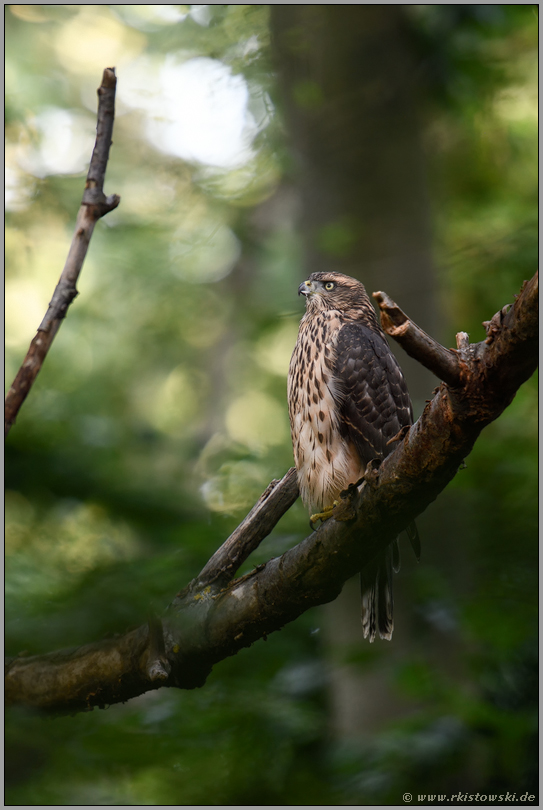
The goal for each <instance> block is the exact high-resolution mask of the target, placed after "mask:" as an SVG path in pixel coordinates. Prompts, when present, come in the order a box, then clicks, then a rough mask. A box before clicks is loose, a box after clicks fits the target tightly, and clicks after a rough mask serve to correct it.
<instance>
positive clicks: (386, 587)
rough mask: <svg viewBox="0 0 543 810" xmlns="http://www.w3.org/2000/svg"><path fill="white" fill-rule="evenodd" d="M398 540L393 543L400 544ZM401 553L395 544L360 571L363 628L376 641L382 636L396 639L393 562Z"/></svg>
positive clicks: (365, 635) (365, 634) (366, 636)
mask: <svg viewBox="0 0 543 810" xmlns="http://www.w3.org/2000/svg"><path fill="white" fill-rule="evenodd" d="M397 544H398V541H397V540H395V541H394V543H393V544H392V545H395V546H397ZM393 556H394V557H395V556H397V555H396V553H395V552H394V551H393V549H392V547H389V548H387V550H386V552H385V554H384V555H383V556H381V557H379V558H377V559H376V560H374V561H372V562H371V563H370V564H369V565H368V566H366V567H365V568H364V570H363V571H361V572H360V588H361V591H362V629H363V631H364V638H368V637H369V640H370V641H375V637H376V635H377V633H379V638H386V639H388V641H390V639H391V638H392V631H393V629H394V599H393V595H392V563H393Z"/></svg>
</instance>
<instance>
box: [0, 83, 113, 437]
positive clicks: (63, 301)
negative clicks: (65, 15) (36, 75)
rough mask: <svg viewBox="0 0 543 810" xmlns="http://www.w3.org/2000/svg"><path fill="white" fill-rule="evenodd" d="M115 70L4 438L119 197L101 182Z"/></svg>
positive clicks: (103, 88) (103, 89) (11, 394)
mask: <svg viewBox="0 0 543 810" xmlns="http://www.w3.org/2000/svg"><path fill="white" fill-rule="evenodd" d="M116 84H117V79H116V77H115V68H106V69H105V70H104V74H103V76H102V84H101V85H100V87H99V88H98V123H97V126H96V142H95V144H94V150H93V153H92V158H91V162H90V166H89V171H88V174H87V181H86V184H85V191H84V192H83V198H82V201H81V207H80V209H79V212H78V214H77V220H76V223H75V233H74V236H73V239H72V244H71V245H70V250H69V252H68V258H67V259H66V264H65V265H64V269H63V271H62V274H61V276H60V279H59V282H58V284H57V286H56V289H55V291H54V293H53V297H52V298H51V302H50V304H49V307H48V309H47V312H46V314H45V317H44V319H43V320H42V322H41V324H40V325H39V327H38V331H37V334H36V336H35V338H34V339H33V341H32V343H31V344H30V348H29V350H28V352H27V354H26V357H25V359H24V361H23V364H22V365H21V368H20V369H19V371H18V373H17V376H16V377H15V380H14V381H13V384H12V386H11V388H10V389H9V391H8V394H7V396H6V404H5V415H4V420H5V421H4V432H5V435H6V436H7V435H8V433H9V431H10V428H11V426H12V425H13V424H14V422H15V419H16V418H17V414H18V413H19V410H20V408H21V405H22V404H23V402H24V401H25V399H26V397H27V395H28V393H29V391H30V389H31V388H32V385H33V383H34V380H35V379H36V377H37V375H38V372H39V370H40V369H41V367H42V365H43V361H44V360H45V357H46V355H47V352H48V351H49V348H50V346H51V344H52V342H53V340H54V337H55V335H56V333H57V332H58V330H59V327H60V324H61V322H62V319H63V318H64V317H65V316H66V312H67V310H68V307H69V306H70V304H71V303H72V301H73V300H74V298H75V297H76V295H77V289H76V286H75V285H76V283H77V279H78V278H79V274H80V272H81V268H82V266H83V262H84V260H85V256H86V255H87V249H88V247H89V242H90V239H91V236H92V233H93V231H94V226H95V225H96V223H97V221H98V220H99V219H100V217H103V216H104V215H105V214H107V213H108V212H109V211H112V210H113V209H114V208H117V206H118V205H119V203H120V201H121V198H120V197H118V196H117V195H116V194H112V195H111V196H110V197H106V196H105V194H104V179H105V174H106V167H107V161H108V157H109V148H110V146H111V136H112V134H113V121H114V118H115V88H116Z"/></svg>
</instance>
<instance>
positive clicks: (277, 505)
mask: <svg viewBox="0 0 543 810" xmlns="http://www.w3.org/2000/svg"><path fill="white" fill-rule="evenodd" d="M297 497H298V478H297V476H296V470H295V469H294V467H291V468H290V470H289V471H288V472H287V473H286V475H284V476H283V478H282V479H281V480H280V481H272V482H271V483H270V484H268V486H267V488H266V489H265V491H264V492H263V493H262V495H261V496H260V498H259V499H258V501H257V502H256V504H255V505H254V506H253V508H252V509H251V511H250V512H249V514H248V515H247V517H246V518H245V519H244V520H242V522H241V523H240V524H239V526H238V527H237V529H235V531H233V532H232V534H231V535H230V537H229V538H228V539H227V540H225V542H224V543H223V544H222V546H221V547H220V548H219V549H218V551H216V552H215V554H214V555H213V556H212V557H211V558H210V559H209V560H208V562H207V563H206V564H205V566H204V567H203V568H202V570H201V571H200V573H199V574H198V576H197V577H196V578H195V579H193V581H192V582H191V583H190V585H188V586H187V588H185V589H184V590H183V591H181V592H180V593H179V594H177V596H176V598H175V600H174V604H177V602H179V600H182V599H183V598H185V596H187V594H188V593H189V592H197V591H201V590H203V589H204V588H206V587H208V586H210V587H212V589H213V591H214V592H216V591H220V590H221V589H222V588H224V587H225V586H226V585H227V584H228V583H229V582H230V581H231V580H232V577H233V576H234V575H235V573H236V571H238V570H239V568H240V566H242V565H243V563H244V562H245V560H246V559H247V557H248V556H249V555H250V554H252V552H253V551H254V550H255V549H256V548H258V546H259V545H260V543H261V542H262V541H263V540H264V538H265V537H267V536H268V535H269V533H270V532H271V531H272V529H273V528H274V526H275V524H276V523H277V522H278V521H279V519H280V518H282V517H283V515H284V514H285V512H287V511H288V510H289V509H290V507H291V506H292V504H293V503H294V501H295V500H296V499H297Z"/></svg>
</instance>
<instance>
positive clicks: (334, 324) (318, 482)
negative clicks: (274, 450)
mask: <svg viewBox="0 0 543 810" xmlns="http://www.w3.org/2000/svg"><path fill="white" fill-rule="evenodd" d="M298 293H299V294H300V295H304V296H305V298H306V312H305V315H304V316H303V318H302V320H301V323H300V330H299V332H298V340H297V343H296V346H295V348H294V352H293V354H292V359H291V361H290V367H289V373H288V403H289V415H290V426H291V435H292V445H293V449H294V461H295V464H296V470H297V472H298V484H299V488H300V495H301V498H302V501H303V503H304V506H305V507H306V508H307V509H309V511H310V513H314V512H317V513H318V512H322V510H326V509H327V508H328V510H329V507H330V506H331V505H332V504H333V503H334V501H335V500H336V499H337V498H339V496H340V493H341V492H342V491H343V490H345V489H347V487H348V486H349V484H353V483H355V482H357V481H358V480H359V479H360V478H361V477H362V475H363V474H364V471H365V469H366V465H367V464H368V462H369V461H371V460H372V459H382V458H384V457H385V456H387V455H388V454H389V453H390V452H391V450H392V449H393V448H394V446H395V444H396V443H395V442H392V443H391V444H389V442H390V440H391V439H393V438H394V437H395V436H397V435H398V433H399V432H400V431H401V429H402V428H403V427H405V426H406V425H411V424H412V423H413V409H412V407H411V400H410V398H409V394H408V391H407V386H406V384H405V380H404V377H403V374H402V372H401V369H400V367H399V365H398V363H397V361H396V358H395V357H394V355H393V354H392V352H391V351H390V348H389V346H388V343H387V341H386V338H385V335H384V333H383V331H382V329H381V327H380V325H379V322H378V320H377V316H376V314H375V310H374V308H373V306H372V304H371V302H370V299H369V298H368V295H367V293H366V290H365V287H364V285H363V284H361V283H360V281H357V280H356V279H354V278H351V277H350V276H345V275H343V274H341V273H312V274H311V275H310V276H309V278H308V279H307V281H304V282H303V283H302V284H300V286H299V288H298ZM408 534H409V537H410V540H411V542H412V545H413V548H414V549H415V553H417V550H418V535H417V533H416V527H415V525H414V524H411V526H410V527H409V528H408ZM398 565H399V553H398V548H397V541H396V542H395V543H393V544H392V545H391V546H389V548H388V549H387V550H386V551H385V552H384V554H383V555H382V556H381V557H380V558H377V559H376V560H374V561H372V563H371V564H370V565H369V566H368V567H366V568H365V569H364V570H363V571H362V572H361V580H362V625H363V631H364V637H368V636H369V639H370V641H373V640H374V639H375V636H376V633H377V632H378V633H379V636H380V637H381V638H386V639H390V638H391V636H392V630H393V627H394V621H393V599H392V571H393V569H396V570H397V567H398Z"/></svg>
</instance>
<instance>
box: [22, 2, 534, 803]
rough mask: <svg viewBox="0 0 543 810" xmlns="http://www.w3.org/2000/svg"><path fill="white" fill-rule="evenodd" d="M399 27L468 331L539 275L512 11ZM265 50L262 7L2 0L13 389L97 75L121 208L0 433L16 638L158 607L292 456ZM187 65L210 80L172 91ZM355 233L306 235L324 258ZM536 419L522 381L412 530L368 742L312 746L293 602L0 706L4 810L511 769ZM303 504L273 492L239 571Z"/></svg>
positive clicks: (318, 703) (39, 641) (42, 641)
mask: <svg viewBox="0 0 543 810" xmlns="http://www.w3.org/2000/svg"><path fill="white" fill-rule="evenodd" d="M406 14H407V15H408V18H409V23H410V27H411V29H412V34H413V47H414V48H416V49H417V53H418V54H419V56H420V62H421V66H422V68H421V69H422V70H423V71H424V75H425V76H426V79H427V98H426V116H425V131H424V138H425V143H426V150H427V154H428V165H429V181H430V185H431V189H432V199H433V216H434V227H435V252H436V266H437V268H438V270H437V272H438V275H439V289H440V294H441V302H442V309H443V313H444V320H445V323H446V325H447V330H448V338H449V343H448V345H454V333H455V332H456V331H459V330H465V331H468V332H470V335H471V339H472V340H474V341H476V340H481V339H482V338H483V337H484V330H483V328H482V326H481V322H482V321H483V320H487V319H489V318H490V317H491V316H492V315H493V314H494V312H495V311H496V310H497V309H499V308H500V307H502V306H503V305H504V304H506V303H508V302H510V301H511V300H512V297H513V295H514V294H515V293H516V292H518V289H519V288H520V286H521V284H522V281H523V280H524V279H525V278H529V277H531V275H533V272H534V271H535V268H536V263H537V198H536V194H537V19H536V14H537V7H536V6H529V5H517V6H512V5H508V6H504V5H486V6H484V5H475V6H467V5H465V6H464V5H461V6H450V5H445V6H443V5H442V6H437V5H433V6H408V7H406ZM269 39H270V38H269V30H268V9H267V7H266V6H255V5H252V6H251V5H236V6H227V5H214V6H142V5H139V6H138V5H134V6H130V5H102V6H95V5H90V6H88V5H87V6H76V5H65V6H63V5H57V6H41V5H37V6H15V5H12V6H8V7H6V88H7V93H6V163H7V195H8V196H7V226H6V307H7V310H6V377H7V385H8V386H9V384H10V383H11V381H12V379H13V377H14V375H15V373H16V371H17V368H18V367H19V365H20V363H21V361H22V359H23V357H24V354H25V351H26V349H27V347H28V344H29V342H30V340H31V339H32V337H33V335H34V332H35V329H36V327H37V325H38V324H39V322H40V320H41V318H42V317H43V314H44V313H45V310H46V307H47V303H48V301H49V299H50V296H51V293H52V290H53V289H54V285H55V284H56V281H57V279H58V276H59V274H60V270H61V268H62V265H63V262H64V259H65V256H66V253H67V249H68V246H69V242H70V239H71V234H72V230H73V225H74V221H75V215H76V213H77V210H78V207H79V203H80V199H81V194H82V190H83V185H84V177H85V170H86V162H87V161H88V159H89V156H90V151H91V149H92V144H93V137H94V134H93V132H94V127H95V110H96V102H95V90H96V88H97V86H98V84H99V81H100V76H101V72H102V70H103V68H104V67H106V66H107V65H113V64H114V65H115V66H116V68H117V73H118V76H119V88H118V103H117V118H116V124H115V132H114V145H113V148H112V151H111V156H110V162H109V166H108V172H107V178H106V192H107V193H118V194H120V195H121V198H122V202H121V205H120V207H119V208H118V209H117V210H116V211H115V212H113V213H111V214H109V215H108V216H107V217H106V218H105V219H104V220H102V221H100V222H99V223H98V226H97V228H96V231H95V234H94V236H93V239H92V242H91V245H90V250H89V254H88V257H87V259H86V262H85V266H84V269H83V273H82V276H81V280H80V283H79V285H78V288H79V291H80V296H79V297H78V298H77V300H76V301H75V303H74V304H73V305H72V307H71V308H70V311H69V314H68V317H67V318H66V321H65V322H64V323H63V325H62V328H61V330H60V332H59V334H58V336H57V338H56V340H55V342H54V345H53V348H52V351H51V353H50V355H49V357H48V358H47V360H46V362H45V364H44V367H43V369H42V371H41V372H40V375H39V377H38V379H37V381H36V384H35V386H34V389H33V390H32V392H31V394H30V396H29V397H28V400H27V401H26V402H25V404H24V406H23V408H22V411H21V414H20V416H19V418H18V420H17V424H16V425H15V426H14V428H13V429H12V432H11V434H10V437H9V440H8V443H7V448H6V486H7V493H6V549H7V563H6V587H7V604H6V637H7V650H8V652H9V653H10V654H17V653H18V652H20V651H21V652H22V651H25V652H26V653H27V654H34V653H39V652H45V651H49V650H53V649H56V648H60V647H66V646H70V645H79V644H83V643H85V642H88V641H92V640H96V639H99V638H101V637H102V636H104V635H108V634H111V633H114V632H120V631H122V630H124V629H125V628H127V627H129V626H132V625H137V624H140V623H141V622H142V621H144V620H145V616H146V615H147V613H148V610H149V608H150V607H151V608H153V609H154V610H155V611H156V612H160V611H161V610H162V609H163V608H164V607H165V606H166V605H167V604H168V603H169V601H170V600H171V598H172V597H173V595H174V594H175V593H176V592H177V591H178V590H179V589H180V588H181V587H183V586H184V585H185V584H186V583H187V581H188V580H189V579H191V578H192V577H193V576H194V575H195V574H196V573H197V572H198V571H199V570H200V568H201V567H202V565H203V564H204V562H205V561H206V560H207V559H208V557H209V555H210V554H211V553H212V552H213V551H214V550H215V549H216V548H217V546H218V545H219V544H220V543H221V542H222V541H223V540H224V539H225V538H226V536H227V535H228V533H229V532H230V531H231V530H232V529H233V528H234V527H235V526H236V525H237V523H238V522H239V520H240V519H241V518H242V517H243V516H244V514H245V512H246V511H247V509H248V508H249V507H250V506H251V505H252V503H253V502H254V500H255V498H256V497H257V496H258V495H259V494H260V492H261V491H262V490H263V489H264V488H265V486H266V485H267V483H268V482H269V480H270V479H272V478H274V477H280V476H281V475H282V474H283V473H284V472H285V471H286V469H287V468H288V467H289V466H290V465H291V463H292V455H291V448H290V440H289V433H288V417H287V410H286V369H287V365H288V360H289V356H290V351H291V349H292V346H293V345H294V341H295V337H296V332H297V324H298V320H299V317H300V314H301V313H300V307H299V304H298V302H297V300H296V289H297V285H298V283H299V282H300V280H301V279H302V273H303V270H302V269H301V267H302V262H301V250H302V248H301V245H300V243H299V239H298V235H297V233H296V230H295V223H294V215H293V211H292V202H291V199H290V197H289V196H288V194H287V193H286V192H285V189H288V186H289V183H291V182H292V178H291V177H290V175H289V170H290V162H289V158H288V154H287V151H286V146H285V143H286V139H285V132H284V127H283V124H282V123H281V120H280V116H279V114H278V113H277V112H276V110H275V109H274V105H273V103H272V101H271V99H272V98H274V97H275V94H276V92H277V91H276V89H275V82H274V75H273V72H272V70H271V59H270V41H269ZM199 59H200V60H207V61H205V62H196V63H195V62H194V60H199ZM189 63H191V64H193V65H194V64H195V66H196V73H194V72H193V73H192V74H191V73H190V72H189V71H188V69H187V65H188V66H189V67H190V64H189ZM176 71H177V72H176ZM178 71H181V72H178ZM183 71H184V72H183ZM195 75H196V77H197V78H198V77H201V76H202V75H210V76H211V75H213V76H214V77H215V79H214V81H215V84H213V83H210V84H208V85H204V84H199V85H198V83H196V85H195V87H196V91H195V92H196V95H195V96H190V93H189V90H190V88H191V87H192V85H191V82H194V81H196V80H195V79H194V76H195ZM168 82H169V84H168ZM176 82H177V83H176ZM228 92H231V93H232V94H233V95H231V96H228ZM300 92H302V91H300ZM168 93H170V95H171V97H172V98H173V102H174V103H172V104H170V106H169V107H168V106H164V107H160V103H159V102H160V99H162V98H165V97H166V96H167V95H168ZM183 93H185V95H183ZM198 93H199V94H200V95H202V96H203V95H205V94H207V95H208V96H209V97H210V99H211V100H210V102H209V105H208V107H207V108H206V109H205V110H202V111H200V110H199V107H198V104H196V103H195V101H194V99H195V98H198V97H199V96H198ZM221 93H226V96H224V97H223V96H221ZM179 94H181V95H179ZM225 98H226V102H225V101H224V99H225ZM315 98H316V96H315V89H314V88H312V87H306V88H303V94H302V98H301V101H303V103H304V104H306V105H309V106H311V105H312V104H314V103H315ZM187 99H189V101H187ZM191 100H192V101H191ZM189 102H190V103H189ZM191 104H192V106H191ZM236 104H237V105H238V107H239V110H238V116H237V118H236V119H233V118H232V117H231V116H230V117H229V114H228V110H231V109H232V108H233V107H235V105H236ZM176 105H177V106H176ZM183 105H184V106H183ZM223 108H225V109H226V110H227V112H226V113H224V111H223ZM172 111H174V112H172ZM174 113H175V114H174ZM215 114H216V115H217V116H218V117H214V116H215ZM221 114H224V115H225V116H226V117H223V118H221V117H220V115H221ZM175 115H177V117H178V119H179V120H177V119H175ZM174 119H175V120H174ZM187 122H190V123H191V126H192V131H191V130H190V127H189V126H188V123H187ZM169 127H173V129H169ZM176 127H177V128H176ZM198 127H199V128H198ZM213 127H218V130H217V131H218V132H219V133H220V136H219V137H218V138H215V140H214V141H213V143H212V144H211V145H208V144H207V139H208V137H209V135H210V129H211V130H213ZM187 131H188V134H187ZM172 132H173V134H174V136H175V139H177V143H178V144H179V143H181V142H183V143H184V144H185V147H184V148H185V150H186V151H185V153H184V154H180V153H178V152H175V151H172V145H171V144H172V137H173V136H172ZM211 134H213V132H211ZM227 134H228V138H229V139H230V140H229V141H228V143H227V142H226V141H227V137H226V136H227ZM217 141H218V145H217V143H216V142H217ZM205 148H209V149H215V152H213V153H211V152H210V153H208V157H206V156H205V154H206V153H205ZM191 150H192V151H191ZM217 150H218V151H217ZM221 150H222V151H221ZM209 155H211V157H209ZM349 228H350V225H349V223H338V226H337V229H335V230H333V231H331V232H329V233H323V234H322V239H323V240H324V241H325V243H326V244H327V245H328V246H329V248H330V250H331V251H335V252H338V251H339V252H341V250H342V249H343V245H344V244H345V242H346V240H347V241H348V240H349V239H350V238H351V234H350V230H349ZM383 288H384V289H386V286H385V284H384V285H383ZM400 303H401V302H400ZM536 419H537V417H536V381H535V379H532V380H530V381H529V383H527V384H526V385H525V386H523V388H522V389H521V390H520V391H519V393H518V395H517V397H516V399H515V401H514V402H513V404H512V405H511V407H510V408H509V409H508V410H507V411H506V412H505V413H504V414H503V416H502V417H501V418H500V419H499V420H498V421H497V422H496V423H494V424H492V425H491V426H489V427H488V428H487V429H486V430H485V431H484V433H483V435H482V436H481V438H480V440H479V442H478V444H477V446H476V449H475V450H474V452H473V453H472V455H471V456H470V457H469V459H468V460H467V468H466V469H465V470H462V471H461V472H459V474H458V476H457V478H456V479H455V481H454V482H453V484H452V485H451V487H450V488H449V489H448V490H447V491H446V492H445V493H443V495H442V496H441V498H440V499H439V501H438V502H437V504H436V505H435V508H434V507H433V508H432V509H431V510H429V512H428V515H427V516H425V522H424V532H423V534H424V540H425V543H424V544H425V552H424V554H425V556H424V559H423V562H422V563H421V565H420V566H418V568H417V569H415V568H414V567H413V566H411V567H409V566H407V567H406V568H405V571H404V573H402V574H401V575H400V578H402V577H403V580H402V581H403V582H404V583H405V587H407V588H408V590H409V594H410V600H411V602H412V605H413V616H412V621H413V622H414V626H415V629H416V632H415V633H414V635H413V639H414V640H413V639H412V640H411V641H410V643H409V646H408V647H407V649H406V650H404V652H403V654H402V655H401V656H400V657H398V656H396V658H394V661H393V662H392V663H391V664H390V669H389V673H390V682H391V685H392V688H393V689H395V690H396V691H397V693H398V695H400V696H402V699H403V700H404V701H405V702H406V704H407V706H408V711H407V712H406V713H405V715H404V716H402V717H401V718H399V719H398V720H397V721H395V722H390V723H389V724H388V726H386V727H384V728H381V729H380V730H378V731H377V732H376V733H375V734H373V735H372V736H371V738H368V737H367V736H363V735H362V736H361V737H360V738H356V739H341V738H337V736H334V734H333V733H332V731H331V729H332V727H333V718H332V716H331V714H332V708H331V701H330V689H331V688H332V687H331V681H330V677H329V675H330V667H331V666H332V665H333V662H332V660H331V658H330V655H329V651H328V649H327V644H326V639H325V638H323V633H322V632H319V631H320V629H321V624H322V613H321V611H319V610H312V611H310V612H308V613H307V614H305V615H304V616H302V617H301V618H300V619H299V620H298V621H297V622H295V623H294V624H293V625H291V626H289V627H287V628H285V629H284V630H283V631H282V632H281V633H276V634H274V635H273V636H271V637H270V638H269V639H268V641H267V643H266V644H264V643H263V642H260V643H259V644H257V645H255V646H254V647H253V648H252V649H250V650H244V651H242V652H241V653H240V654H239V655H237V656H236V657H235V658H234V659H231V660H227V661H224V662H223V663H222V664H221V665H219V666H217V667H216V669H215V671H214V672H213V673H212V675H211V676H210V678H209V681H208V683H207V684H206V686H205V687H204V688H203V689H201V690H197V691H194V692H185V693H177V692H174V691H166V690H161V691H159V692H155V693H150V694H148V695H145V696H142V697H141V698H140V699H138V700H134V701H132V702H131V703H129V704H127V705H125V706H114V707H111V708H110V709H109V710H107V711H95V712H93V713H91V714H88V715H79V716H77V717H74V718H60V719H55V720H50V719H43V718H41V717H38V716H35V715H34V714H33V713H31V712H29V711H24V710H15V711H10V712H9V713H8V716H7V727H6V731H7V737H6V740H7V746H6V751H7V756H8V768H7V769H6V773H7V781H8V791H7V794H6V800H7V803H8V804H14V805H18V804H23V805H32V804H45V805H46V804H166V805H167V804H195V805H197V804H233V805H235V804H239V805H245V804H248V805H251V804H253V805H265V804H291V805H296V804H313V805H314V804H317V805H326V804H367V803H391V804H396V803H398V801H399V798H398V797H399V796H400V795H401V794H402V793H403V792H405V791H411V792H412V793H413V794H415V795H416V794H417V793H418V792H425V793H426V792H432V791H433V792H439V793H444V792H446V791H447V790H450V791H454V789H457V790H462V791H466V790H469V789H470V787H474V789H476V790H482V791H488V790H489V789H492V790H498V789H502V788H503V790H509V791H515V790H516V791H520V792H523V791H525V790H527V789H529V788H530V787H533V785H534V784H535V774H536V767H537V760H536V753H535V739H536V720H535V709H536V703H535V692H536V689H537V669H536V652H537V644H536V638H537V636H536V632H537V626H536V616H535V600H536V594H537V590H536V571H537V554H536V539H537V514H536V502H537V467H536V464H537V462H536V434H537V421H536ZM306 521H307V516H306V515H305V513H304V511H303V509H302V507H301V506H300V505H299V504H296V505H295V506H294V507H293V508H292V509H291V510H290V512H289V513H288V514H287V515H286V516H285V517H284V519H283V520H282V521H281V523H280V524H279V526H278V527H277V529H276V530H275V531H274V533H273V534H272V535H271V537H270V538H268V539H267V540H266V541H265V543H263V545H262V547H261V548H260V549H259V550H258V553H256V554H255V555H253V558H252V559H251V560H250V563H248V564H247V567H250V566H252V565H254V564H255V563H257V562H261V561H263V560H265V559H267V558H269V557H270V556H273V555H277V554H280V553H282V551H283V550H285V549H286V548H288V547H290V546H291V545H293V544H294V543H296V542H298V540H299V539H301V538H302V537H303V536H305V534H306V531H307V523H306ZM432 535H435V536H438V537H439V538H440V540H441V541H442V542H441V543H440V549H443V548H445V549H448V550H449V551H446V553H445V555H444V556H438V555H436V554H435V553H433V551H432ZM440 553H441V552H440ZM393 643H394V642H393ZM388 649H389V648H388V647H387V648H386V650H385V651H384V652H383V649H382V648H379V647H378V646H377V645H375V648H371V649H370V648H366V647H364V646H363V644H362V643H361V646H360V649H358V650H354V651H350V653H351V655H350V660H351V662H354V663H355V664H356V666H358V667H360V670H361V671H366V670H367V671H369V672H371V670H372V666H373V664H372V662H373V661H374V660H376V658H377V657H382V656H384V655H386V654H387V650H388ZM444 649H445V650H447V651H448V652H447V654H446V655H444V654H443V650H444ZM436 651H437V652H436ZM347 653H348V651H347V652H346V654H347ZM532 792H535V789H534V790H532Z"/></svg>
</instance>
